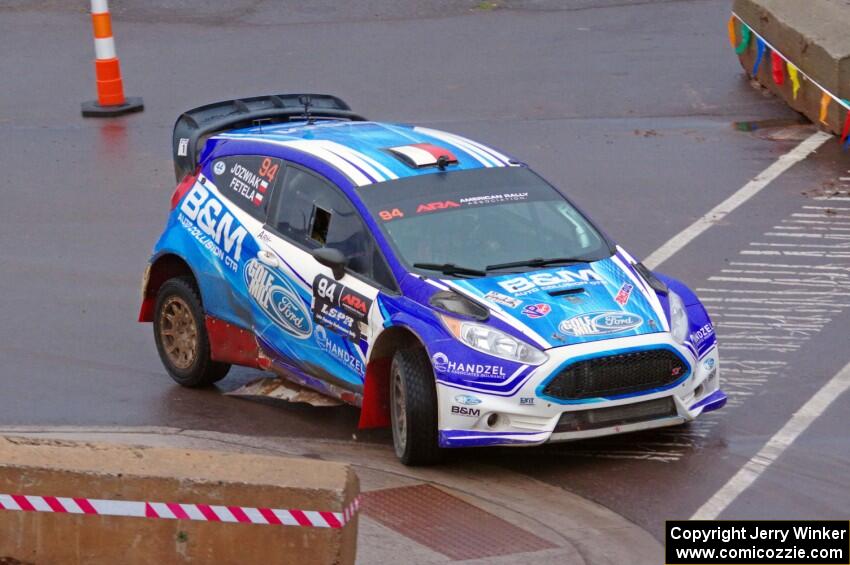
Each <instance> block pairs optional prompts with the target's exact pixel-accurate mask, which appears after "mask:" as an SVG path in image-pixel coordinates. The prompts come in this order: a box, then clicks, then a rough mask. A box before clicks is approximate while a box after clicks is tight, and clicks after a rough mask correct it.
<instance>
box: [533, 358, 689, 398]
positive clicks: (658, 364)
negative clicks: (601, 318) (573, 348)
mask: <svg viewBox="0 0 850 565" xmlns="http://www.w3.org/2000/svg"><path fill="white" fill-rule="evenodd" d="M687 372H688V366H687V365H686V364H685V362H684V360H682V358H681V357H679V356H678V355H676V354H675V353H673V352H672V351H670V350H668V349H648V350H643V351H633V352H631V353H620V354H618V355H606V356H604V357H595V358H593V359H585V360H584V361H578V362H576V363H573V364H571V365H569V366H567V367H566V368H565V369H564V370H562V371H561V372H560V373H558V374H557V375H555V377H554V378H552V380H551V381H549V383H548V384H547V385H546V386H545V387H544V388H543V394H544V395H545V396H549V397H552V398H559V399H563V400H581V399H584V398H595V397H612V396H620V395H624V394H632V393H635V392H640V391H644V390H650V389H654V388H661V387H665V386H667V385H670V384H672V383H674V382H676V381H677V380H679V379H681V378H682V377H684V376H685V374H686V373H687Z"/></svg>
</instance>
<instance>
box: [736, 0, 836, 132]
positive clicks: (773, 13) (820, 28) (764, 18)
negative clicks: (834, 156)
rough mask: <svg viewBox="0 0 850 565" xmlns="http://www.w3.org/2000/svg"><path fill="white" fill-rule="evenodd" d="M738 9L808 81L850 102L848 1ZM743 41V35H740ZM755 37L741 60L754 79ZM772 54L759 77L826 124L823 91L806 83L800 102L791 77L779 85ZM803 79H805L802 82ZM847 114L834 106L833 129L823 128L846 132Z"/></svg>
mask: <svg viewBox="0 0 850 565" xmlns="http://www.w3.org/2000/svg"><path fill="white" fill-rule="evenodd" d="M733 10H734V11H735V13H736V14H738V16H740V17H741V19H742V20H743V21H745V22H746V23H747V24H748V25H749V26H750V27H751V28H752V29H753V30H754V31H755V32H757V33H758V34H759V35H761V36H762V37H764V38H765V39H766V40H767V41H768V42H769V43H770V44H772V45H773V46H774V47H775V48H776V49H777V50H779V52H781V53H782V54H783V55H784V56H785V57H787V58H788V59H790V60H791V62H792V63H793V64H794V65H795V66H796V67H798V68H799V69H800V70H801V71H803V72H804V73H805V74H807V75H808V76H810V77H812V78H813V79H814V80H816V81H817V82H818V83H820V85H821V86H823V87H824V88H826V89H827V90H829V91H830V92H832V93H833V94H835V95H836V96H838V97H840V98H843V99H848V98H850V32H848V30H850V2H848V0H805V1H802V0H799V1H798V0H793V1H789V0H735V2H734V7H733ZM738 37H739V39H740V34H739V36H738ZM756 53H757V50H756V42H755V37H754V38H753V39H752V41H751V42H750V46H749V48H748V49H747V50H746V51H745V52H744V53H743V54H742V55H740V60H741V65H742V66H743V67H744V69H745V70H746V71H747V73H748V74H750V75H752V70H753V65H754V63H755V60H756ZM771 69H772V67H771V61H770V57H769V53H768V52H766V54H765V57H764V60H763V61H762V62H761V65H760V67H759V71H758V74H757V76H755V77H753V78H755V79H757V80H758V82H759V83H760V84H762V85H763V86H765V87H767V88H768V89H769V90H770V91H771V92H773V93H774V94H776V95H777V96H780V97H781V98H783V99H784V100H785V101H786V102H787V103H788V104H789V105H790V106H791V107H792V108H793V109H795V110H797V111H798V112H801V113H802V114H805V115H806V117H808V118H809V119H810V120H812V121H813V122H815V123H820V120H819V117H820V104H821V90H820V89H818V88H817V87H816V86H814V85H812V84H806V83H805V82H803V84H802V86H801V88H800V90H799V92H798V96H797V99H796V100H795V99H794V96H793V87H792V84H791V81H790V80H789V77H788V76H787V73H786V76H785V84H783V85H781V86H779V85H777V84H775V83H774V81H773V75H772V71H771ZM801 79H802V77H801ZM846 115H847V110H846V109H845V108H842V107H841V106H840V105H839V104H838V103H836V102H832V103H831V104H830V110H829V115H828V119H827V124H826V125H824V124H821V127H824V128H825V129H828V130H829V131H832V132H833V133H836V134H838V133H840V132H841V128H842V127H843V125H844V120H845V117H846Z"/></svg>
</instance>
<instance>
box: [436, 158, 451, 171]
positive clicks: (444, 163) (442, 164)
mask: <svg viewBox="0 0 850 565" xmlns="http://www.w3.org/2000/svg"><path fill="white" fill-rule="evenodd" d="M448 166H449V158H448V157H446V156H445V155H440V156H439V157H437V168H438V169H440V170H441V171H445V170H446V167H448Z"/></svg>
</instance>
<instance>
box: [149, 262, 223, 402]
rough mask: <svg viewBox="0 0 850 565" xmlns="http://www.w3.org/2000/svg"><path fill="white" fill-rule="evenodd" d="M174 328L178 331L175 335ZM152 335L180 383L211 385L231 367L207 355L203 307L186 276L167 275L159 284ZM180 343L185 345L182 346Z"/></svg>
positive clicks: (169, 368)
mask: <svg viewBox="0 0 850 565" xmlns="http://www.w3.org/2000/svg"><path fill="white" fill-rule="evenodd" d="M175 318H179V320H180V325H175V323H174V319H175ZM181 325H185V327H182V326H181ZM192 325H194V332H193V331H192V329H193V326H192ZM174 332H177V333H179V334H180V335H179V336H178V337H175V335H174ZM153 335H154V341H156V350H157V351H158V352H159V358H160V359H161V360H162V364H163V365H165V369H166V370H167V371H168V374H169V375H171V378H172V379H174V380H175V382H177V384H179V385H181V386H185V387H190V388H199V387H205V386H210V385H212V384H213V383H215V382H218V381H220V380H221V379H223V378H224V377H225V375H227V372H228V371H229V370H230V365H229V364H227V363H219V362H217V361H213V360H212V359H211V358H210V340H209V336H208V335H207V328H206V325H205V324H204V309H203V306H202V305H201V298H200V296H199V295H198V291H197V290H196V289H195V285H194V284H192V279H190V278H188V277H177V278H173V279H169V280H167V281H166V282H165V283H163V285H162V286H161V287H160V288H159V292H158V293H157V295H156V307H155V309H154V320H153ZM178 341H179V345H178ZM180 345H184V347H183V348H182V350H181V348H180Z"/></svg>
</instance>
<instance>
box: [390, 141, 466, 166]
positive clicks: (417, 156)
mask: <svg viewBox="0 0 850 565" xmlns="http://www.w3.org/2000/svg"><path fill="white" fill-rule="evenodd" d="M387 151H389V152H390V153H392V154H393V156H395V157H397V158H398V159H400V160H401V161H402V162H403V163H405V164H406V165H409V166H411V167H414V168H417V169H419V168H422V167H433V166H435V165H436V164H437V159H439V158H440V157H445V158H446V162H447V163H448V164H450V165H451V164H454V163H457V157H456V156H455V154H454V153H452V152H451V151H449V150H448V149H446V148H444V147H438V146H436V145H433V144H431V143H415V144H413V145H399V146H398V147H388V148H387Z"/></svg>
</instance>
